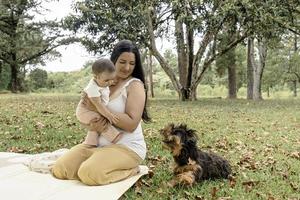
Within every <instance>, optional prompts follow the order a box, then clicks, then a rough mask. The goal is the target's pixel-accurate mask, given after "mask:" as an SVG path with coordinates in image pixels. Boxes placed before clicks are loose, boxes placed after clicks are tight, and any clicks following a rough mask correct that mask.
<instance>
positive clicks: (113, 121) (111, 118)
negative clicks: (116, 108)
mask: <svg viewBox="0 0 300 200" xmlns="http://www.w3.org/2000/svg"><path fill="white" fill-rule="evenodd" d="M106 118H107V119H108V121H109V122H110V123H111V124H116V123H118V122H119V117H118V116H117V115H115V114H113V113H110V115H108V116H107V117H106Z"/></svg>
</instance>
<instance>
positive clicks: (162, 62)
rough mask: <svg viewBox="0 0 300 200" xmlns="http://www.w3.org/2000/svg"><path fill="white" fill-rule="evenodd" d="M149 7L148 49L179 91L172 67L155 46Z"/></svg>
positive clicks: (178, 84) (179, 86)
mask: <svg viewBox="0 0 300 200" xmlns="http://www.w3.org/2000/svg"><path fill="white" fill-rule="evenodd" d="M150 9H151V8H149V7H148V8H147V17H148V20H147V21H148V24H147V25H148V32H149V36H150V45H149V49H150V50H151V52H152V54H153V55H154V56H155V58H156V59H157V60H158V62H159V64H160V65H161V67H162V68H163V70H164V71H165V72H166V74H167V75H168V76H169V77H170V79H171V81H172V83H173V86H174V87H175V90H176V91H180V89H181V85H180V83H179V82H178V80H177V78H176V76H175V73H174V72H173V70H172V68H171V67H170V66H169V64H168V62H167V61H166V60H165V59H164V57H163V56H162V55H161V54H160V53H159V51H158V50H157V47H156V43H155V37H154V30H153V24H152V16H151V10H150Z"/></svg>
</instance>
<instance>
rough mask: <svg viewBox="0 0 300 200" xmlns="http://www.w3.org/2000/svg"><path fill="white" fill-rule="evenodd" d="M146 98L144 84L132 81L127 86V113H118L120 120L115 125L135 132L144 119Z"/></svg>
mask: <svg viewBox="0 0 300 200" xmlns="http://www.w3.org/2000/svg"><path fill="white" fill-rule="evenodd" d="M145 98H146V94H145V89H144V85H143V84H142V83H140V82H137V81H133V82H132V83H130V85H129V86H128V88H127V101H126V105H125V113H117V115H118V117H119V122H117V123H116V124H115V125H116V126H117V127H119V128H121V129H123V130H125V131H127V132H133V131H134V130H135V129H136V127H137V126H138V124H139V123H140V121H141V119H142V114H143V110H144V105H145Z"/></svg>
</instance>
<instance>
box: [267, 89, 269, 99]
mask: <svg viewBox="0 0 300 200" xmlns="http://www.w3.org/2000/svg"><path fill="white" fill-rule="evenodd" d="M267 95H268V98H269V97H270V87H268V88H267Z"/></svg>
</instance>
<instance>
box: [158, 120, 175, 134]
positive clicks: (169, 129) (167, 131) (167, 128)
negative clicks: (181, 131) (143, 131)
mask: <svg viewBox="0 0 300 200" xmlns="http://www.w3.org/2000/svg"><path fill="white" fill-rule="evenodd" d="M174 126H175V125H174V124H173V123H169V124H168V125H166V126H165V127H164V128H163V129H160V130H159V132H160V134H162V135H165V136H166V135H169V134H171V132H172V130H173V129H174Z"/></svg>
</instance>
